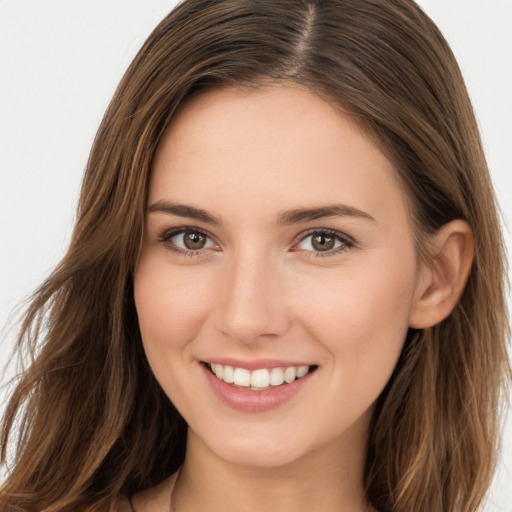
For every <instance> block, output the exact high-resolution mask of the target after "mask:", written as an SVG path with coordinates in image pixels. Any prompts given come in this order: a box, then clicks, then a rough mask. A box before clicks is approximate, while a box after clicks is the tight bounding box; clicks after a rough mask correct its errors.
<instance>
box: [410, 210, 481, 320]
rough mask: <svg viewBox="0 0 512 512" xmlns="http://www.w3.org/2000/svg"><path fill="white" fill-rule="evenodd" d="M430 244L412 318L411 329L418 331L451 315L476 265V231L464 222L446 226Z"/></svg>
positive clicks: (460, 221) (413, 306)
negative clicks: (428, 256) (472, 267)
mask: <svg viewBox="0 0 512 512" xmlns="http://www.w3.org/2000/svg"><path fill="white" fill-rule="evenodd" d="M429 245H430V247H431V249H430V254H431V255H430V258H429V261H428V262H426V263H424V264H423V268H422V275H421V279H420V282H419V283H418V287H417V290H416V296H415V299H414V303H413V305H412V309H411V315H410V319H409V325H410V327H412V328H415V329H425V328H427V327H432V326H433V325H436V324H438V323H439V322H441V321H442V320H444V319H445V318H446V317H447V316H449V315H450V313H451V312H452V310H453V308H454V307H455V305H456V304H457V302H458V300H459V298H460V296H461V295H462V292H463V291H464V286H465V285H466V281H467V279H468V276H469V272H470V270H471V264H472V262H473V254H474V239H473V232H472V230H471V227H470V226H469V224H468V223H467V222H465V221H463V220H460V219H458V220H454V221H452V222H449V223H448V224H445V225H444V226H443V227H442V228H441V229H440V230H439V231H438V232H437V233H436V234H435V235H434V236H433V237H432V240H431V243H430V244H429Z"/></svg>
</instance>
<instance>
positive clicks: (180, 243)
mask: <svg viewBox="0 0 512 512" xmlns="http://www.w3.org/2000/svg"><path fill="white" fill-rule="evenodd" d="M160 240H161V241H162V242H163V243H164V244H165V245H166V246H167V247H168V248H169V249H171V250H172V251H174V252H178V253H182V254H192V253H195V252H198V251H202V250H203V249H216V248H217V245H216V244H215V243H214V242H213V240H212V239H211V238H210V237H209V236H208V235H207V234H206V233H204V232H203V231H199V230H198V229H194V228H177V229H173V230H171V231H168V232H167V233H164V234H163V235H162V236H161V237H160Z"/></svg>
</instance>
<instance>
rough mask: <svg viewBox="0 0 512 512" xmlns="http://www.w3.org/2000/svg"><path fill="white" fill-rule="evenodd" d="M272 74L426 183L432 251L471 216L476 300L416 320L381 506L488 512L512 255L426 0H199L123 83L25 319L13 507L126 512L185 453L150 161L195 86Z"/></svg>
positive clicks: (6, 439) (14, 412) (380, 477)
mask: <svg viewBox="0 0 512 512" xmlns="http://www.w3.org/2000/svg"><path fill="white" fill-rule="evenodd" d="M269 81H270V82H283V81H287V82H289V81H292V82H295V83H297V84H301V85H303V86H305V87H308V88H310V89H312V90H314V91H315V92H317V93H318V94H320V95H321V96H322V97H324V98H326V99H327V100H328V101H329V102H331V103H333V104H335V105H339V106H340V107H341V108H342V109H343V111H344V112H346V113H348V114H349V115H350V116H351V118H352V119H353V120H355V121H356V122H357V123H358V125H359V126H360V127H361V128H362V129H363V130H364V132H365V133H366V134H367V135H368V136H370V137H372V138H373V140H375V141H376V142H377V143H378V145H379V147H380V148H381V149H382V150H383V151H384V152H385V153H386V155H387V156H388V157H389V158H390V159H391V160H392V161H393V162H394V164H395V167H396V170H397V173H398V175H399V176H400V179H401V181H402V182H403V184H404V187H405V189H406V191H407V193H408V197H409V201H410V203H411V209H412V218H413V222H414V224H415V228H416V233H417V238H418V248H419V249H418V250H419V251H420V252H421V247H422V240H425V237H426V235H428V234H431V233H434V232H436V231H437V230H438V229H439V228H440V227H441V226H443V225H444V224H446V223H448V222H450V221H451V220H453V219H464V220H465V221H466V222H467V223H469V225H470V226H471V228H472V230H473V233H474V237H475V258H474V262H473V266H472V269H471V273H470V276H469V279H468V282H467V286H466V288H465V291H464V293H463V295H462V297H461V299H460V301H459V303H458V304H457V306H456V308H455V309H454V311H453V312H452V314H451V315H450V316H449V317H448V318H447V319H446V320H444V321H443V322H441V323H440V324H438V325H436V326H434V327H432V328H429V329H425V330H423V331H412V330H411V332H410V333H409V336H408V338H407V340H406V341H405V344H404V349H403V352H402V355H401V358H400V361H399V363H398V365H397V368H396V370H395V372H394V374H393V376H392V378H391V380H390V382H389V383H388V385H387V387H386V389H385V390H384V391H383V393H382V395H381V396H380V397H379V399H378V403H377V407H376V409H375V414H374V418H373V423H372V427H371V431H370V436H369V440H368V454H367V460H366V471H365V485H366V493H367V498H368V500H369V501H370V502H371V503H372V504H373V505H374V506H375V507H376V508H377V509H378V510H379V511H381V512H411V511H415V512H423V511H432V512H434V511H435V512H455V511H461V512H474V511H476V510H477V508H478V506H479V504H480V503H481V502H482V500H483V497H484V495H485V493H486V490H487V489H488V486H489V484H490V482H491V478H492V474H493V470H494V466H495V461H496V456H497V453H498V451H497V450H498V444H499V443H498V440H499V427H500V421H499V414H498V413H499V410H500V403H501V401H500V400H501V397H502V395H503V390H504V389H505V383H506V382H507V381H508V380H509V378H510V364H509V360H508V357H507V347H506V339H507V334H508V322H507V314H506V305H505V289H504V287H505V259H504V247H503V241H502V235H501V231H500V227H499V222H498V215H497V208H496V202H495V196H494V193H493V190H492V186H491V181H490V177H489V173H488V169H487V165H486V161H485V157H484V153H483V150H482V144H481V141H480V136H479V133H478V129H477V124H476V122H475V116H474V113H473V110H472V106H471V103H470V100H469V98H468V94H467V91H466V88H465V85H464V82H463V78H462V76H461V73H460V71H459V68H458V65H457V63H456V61H455V58H454V56H453V54H452V52H451V50H450V48H449V46H448V44H447V43H446V41H445V40H444V38H443V37H442V35H441V33H440V32H439V30H438V29H437V27H436V26H435V25H434V23H433V22H432V21H431V20H430V19H429V18H428V17H427V16H426V14H425V13H424V12H423V11H422V10H421V9H420V8H419V7H418V6H417V5H416V4H415V3H414V2H413V1H412V0H272V1H268V0H186V1H184V2H183V3H181V4H180V5H179V6H178V7H177V8H176V9H175V10H174V11H173V12H171V13H170V14H169V15H168V16H167V17H166V18H165V19H164V20H163V21H162V22H161V23H160V24H159V25H158V26H157V28H156V29H155V30H154V32H153V33H152V34H151V35H150V37H149V38H148V40H147V41H146V42H145V44H144V45H143V47H142V49H141V50H140V51H139V53H138V55H137V56H136V58H135V59H134V61H133V62H132V64H131V65H130V67H129V69H128V70H127V72H126V74H125V76H124V78H123V79H122V81H121V83H120V85H119V87H118V89H117V91H116V93H115V95H114V98H113V99H112V102H111V103H110V106H109V107H108V110H107V111H106V113H105V116H104V119H103V121H102V123H101V126H100V128H99V130H98V133H97V136H96V139H95V141H94V145H93V147H92V151H91V154H90V158H89V161H88V164H87V169H86V173H85V177H84V180H83V186H82V191H81V196H80V202H79V206H78V215H77V222H76V227H75V229H74V233H73V236H72V240H71V244H70V247H69V250H68V252H67V254H66V256H65V257H64V259H63V260H62V262H61V263H60V264H59V265H58V267H57V268H56V269H55V271H54V272H53V273H52V274H51V275H50V277H49V278H48V279H47V280H46V281H45V283H44V284H43V285H42V286H41V287H40V288H39V290H38V291H37V292H36V293H35V295H34V297H33V300H32V302H31V305H30V306H29V308H28V310H27V312H26V315H25V317H24V320H23V323H22V325H21V334H20V336H19V340H18V345H17V348H18V351H19V353H20V354H25V355H27V354H28V355H29V361H28V364H27V367H26V368H25V370H24V371H23V373H22V374H21V375H20V377H19V379H18V381H17V384H16V387H15V389H14V392H13V393H12V395H11V398H10V401H9V403H8V406H7V409H6V413H5V416H4V418H3V423H2V432H1V457H2V462H3V463H4V464H7V463H8V462H9V461H10V466H9V472H8V476H7V478H6V480H5V482H4V483H3V485H2V487H1V490H0V511H1V512H6V511H14V510H28V511H31V510H34V511H35V510H37V511H41V510H44V511H46V512H57V511H68V510H77V509H78V508H80V507H84V508H87V509H88V510H100V509H104V508H105V507H107V506H110V507H112V509H113V508H114V504H115V502H116V500H117V499H119V498H120V497H122V496H125V495H127V494H130V493H133V492H135V491H137V490H140V489H143V488H148V487H150V486H152V485H155V484H157V483H159V482H160V481H162V480H163V479H164V478H166V477H167V476H169V475H170V474H171V473H172V472H174V471H175V470H176V469H177V468H178V467H179V466H180V465H181V464H182V462H183V458H184V446H185V436H186V425H185V423H184V421H183V419H182V418H181V416H180V415H179V413H178V412H177V411H176V410H175V408H174V407H173V405H172V403H171V402H170V401H169V399H168V398H167V396H166V395H165V394H164V393H163V391H162V390H161V388H160V386H159V385H158V383H157V382H156V380H155V378H154V377H153V375H152V373H151V371H150V369H149V366H148V363H147V361H146V358H145V355H144V352H143V348H142V344H141V339H140V333H139V328H138V324H137V316H136V312H135V307H134V300H133V288H132V287H133V284H132V275H133V270H134V267H135V264H136V261H137V257H138V252H139V248H140V243H141V239H142V234H143V226H144V219H145V208H146V195H147V186H148V178H149V173H150V168H151V162H152V158H153V155H154V154H155V150H156V148H157V145H158V143H159V140H160V139H161V137H162V134H163V133H164V131H165V130H166V128H167V126H168V125H169V123H170V122H171V121H172V119H173V116H174V115H175V113H176V111H177V110H178V109H179V108H180V107H181V106H183V104H184V102H185V101H186V100H187V99H189V98H190V97H192V96H194V95H197V94H200V93H201V92H202V91H204V90H207V89H211V88H216V87H222V86H227V85H228V86H229V85H231V86H238V87H256V88H257V87H259V86H261V85H262V84H265V83H268V82H269ZM8 446H9V447H11V446H13V448H12V453H11V448H9V449H8ZM9 453H11V455H12V457H11V456H9Z"/></svg>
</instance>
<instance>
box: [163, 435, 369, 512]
mask: <svg viewBox="0 0 512 512" xmlns="http://www.w3.org/2000/svg"><path fill="white" fill-rule="evenodd" d="M366 439H367V437H366V435H364V436H361V434H360V430H359V431H358V433H356V434H355V435H354V436H347V437H346V438H345V439H344V440H340V439H336V440H333V441H332V443H329V444H327V445H324V446H322V447H320V448H318V449H316V450H313V451H310V452H309V453H308V454H306V455H304V456H302V457H300V458H299V459H297V460H294V461H293V462H290V463H286V464H282V465H276V466H272V465H271V466H266V467H262V466H256V467H255V466H249V465H243V464H239V463H233V462H231V461H226V460H225V459H221V458H220V457H218V456H217V455H216V454H214V453H213V452H212V451H210V450H209V449H208V447H207V446H205V444H204V443H203V442H202V441H201V439H200V438H198V437H197V436H196V435H195V434H194V433H193V432H189V434H188V441H187V454H186V458H185V463H184V465H183V468H182V471H181V475H180V478H179V480H178V483H177V485H176V489H175V492H174V496H173V505H174V507H173V509H174V510H177V511H179V512H189V511H192V510H208V511H209V512H220V511H221V510H223V511H224V510H237V511H239V512H256V511H261V510H265V511H267V512H273V511H279V512H288V511H290V512H291V511H292V510H293V511H294V512H310V511H311V510H318V511H321V512H331V511H332V512H334V511H336V512H339V511H343V512H363V511H369V510H371V508H370V507H369V506H366V505H365V499H364V490H363V471H364V459H365V455H366V448H365V445H366Z"/></svg>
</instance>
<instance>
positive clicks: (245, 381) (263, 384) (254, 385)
mask: <svg viewBox="0 0 512 512" xmlns="http://www.w3.org/2000/svg"><path fill="white" fill-rule="evenodd" d="M205 365H206V367H207V368H208V369H209V370H210V372H211V373H213V375H215V376H216V377H217V378H218V379H219V380H222V381H223V382H225V383H226V384H231V385H232V386H234V387H238V388H241V389H248V390H251V391H265V390H268V389H273V388H277V387H279V386H285V385H287V384H290V383H292V382H294V381H295V380H298V379H302V377H304V376H306V375H307V374H308V373H311V372H314V371H315V370H316V369H317V368H318V366H317V365H311V366H307V365H305V366H287V367H277V368H258V369H256V370H247V369H246V368H236V367H233V366H229V365H223V364H215V363H205Z"/></svg>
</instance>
